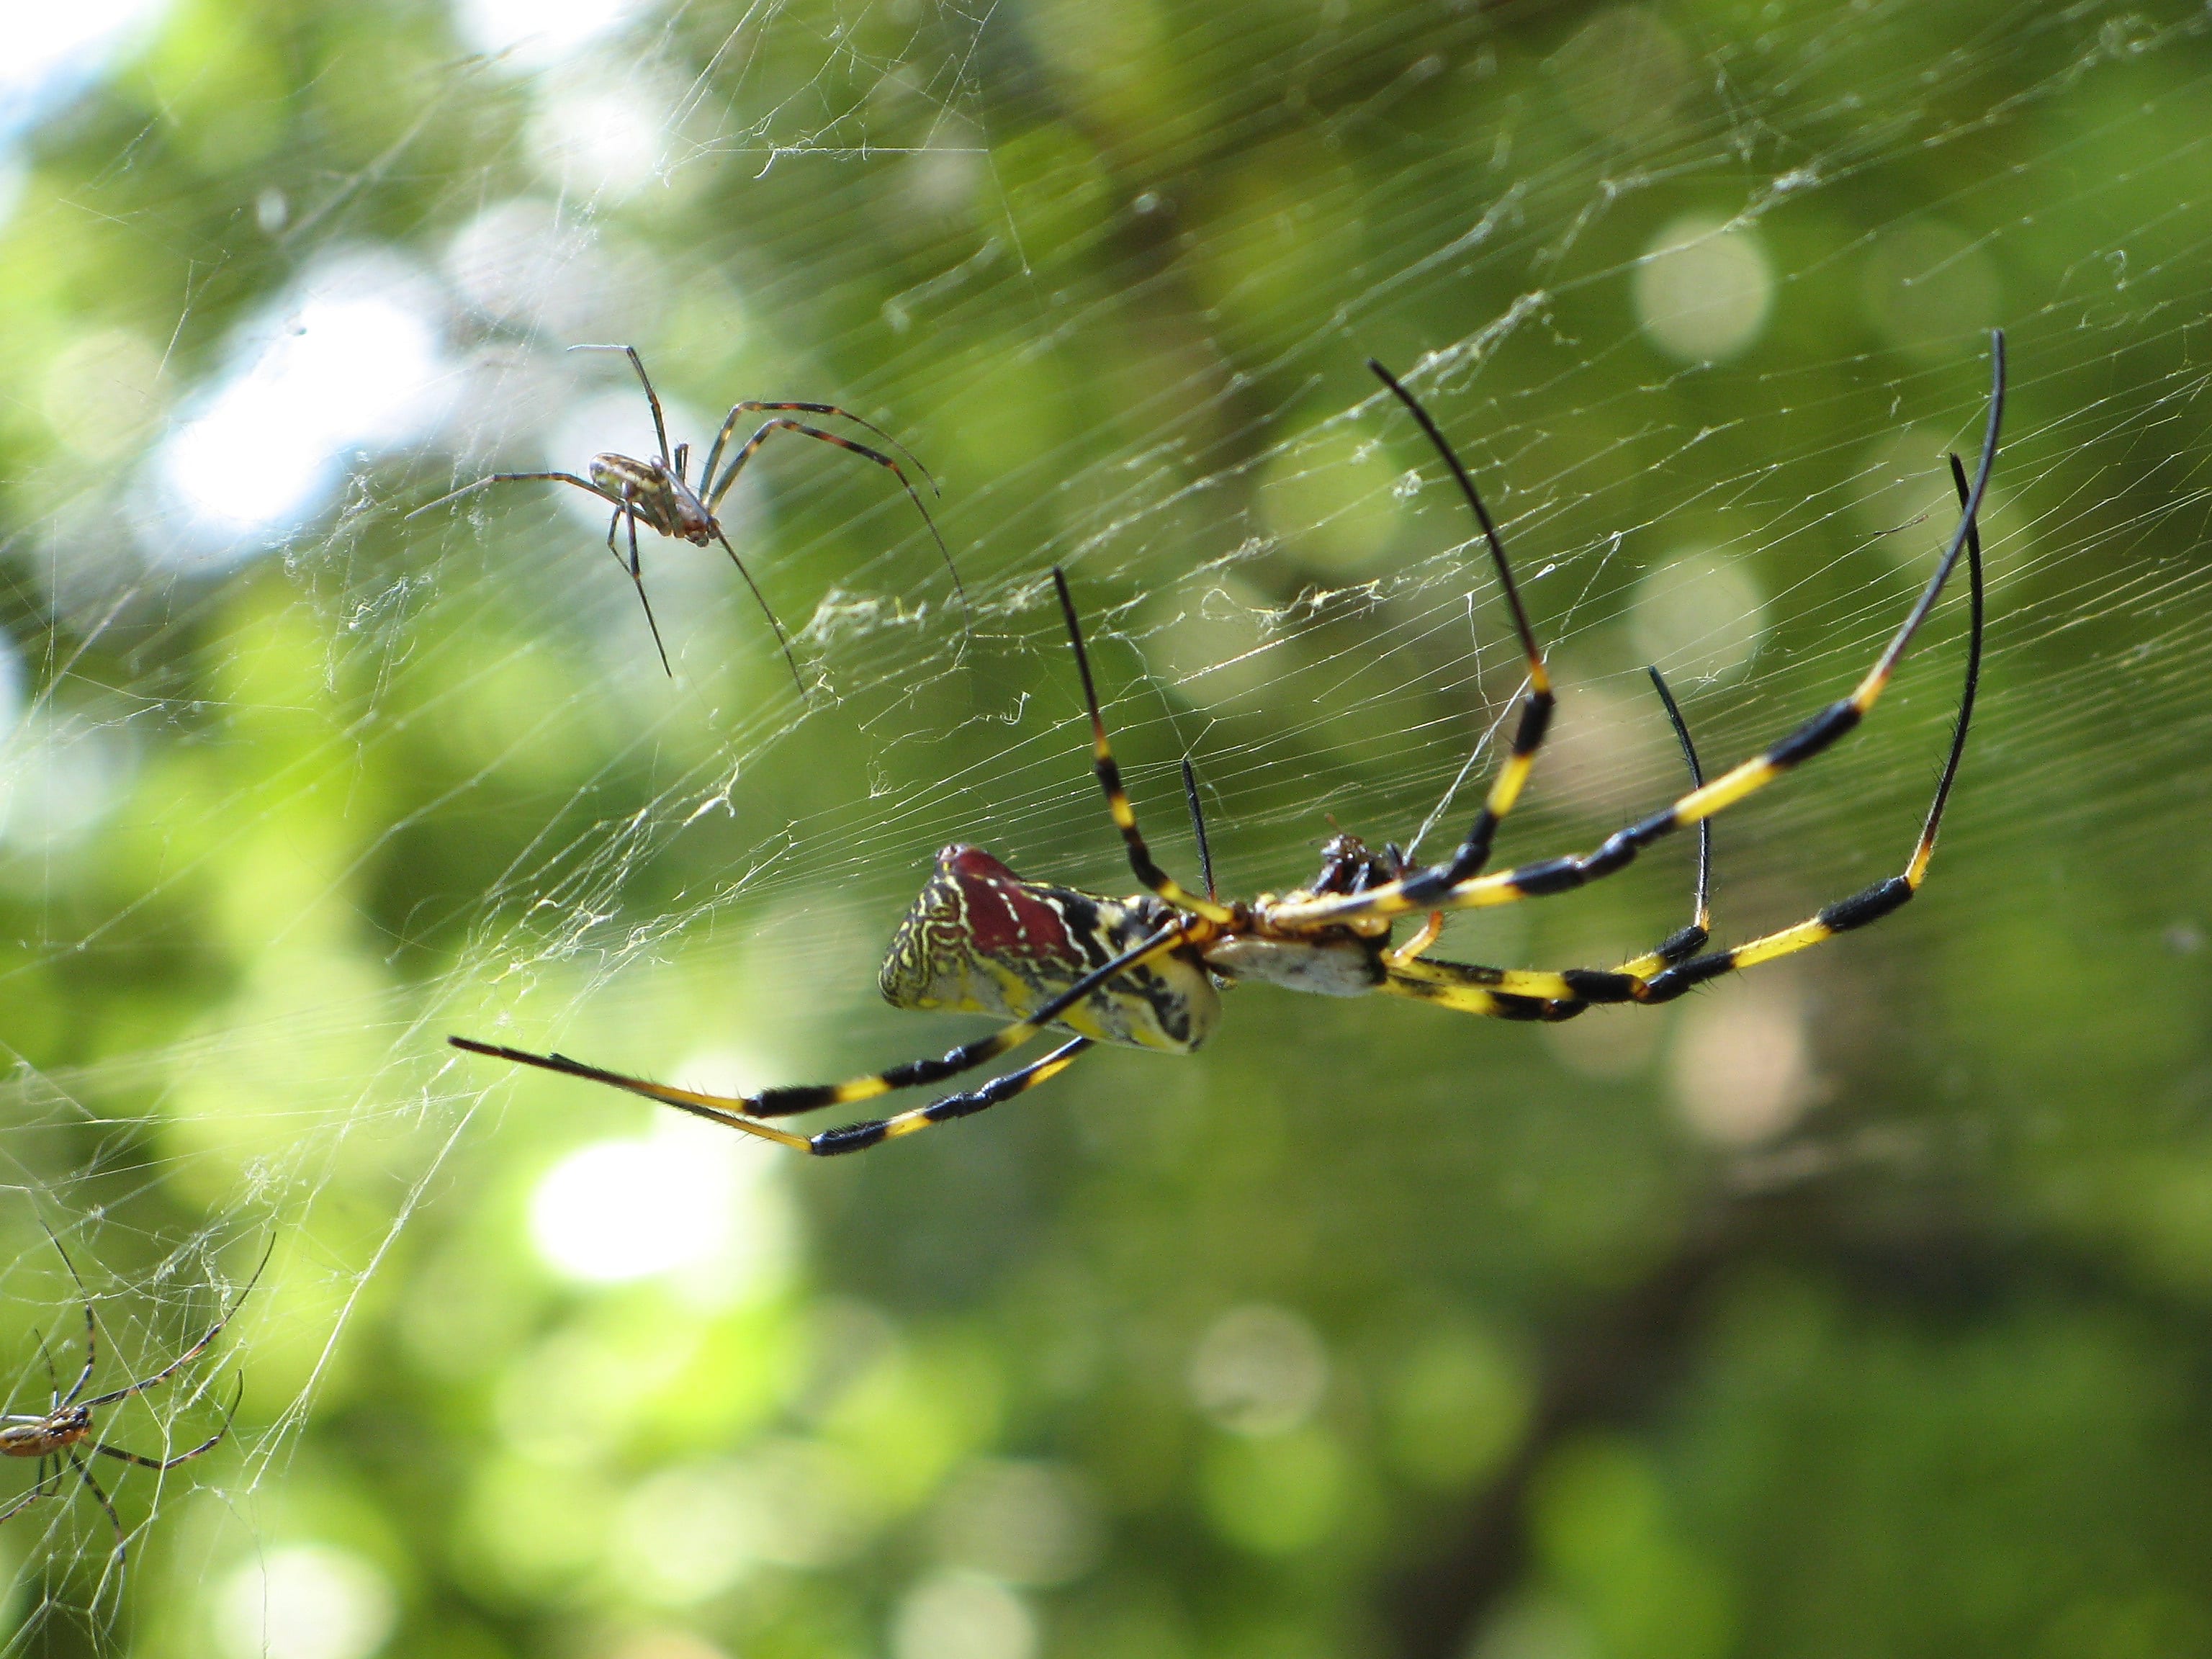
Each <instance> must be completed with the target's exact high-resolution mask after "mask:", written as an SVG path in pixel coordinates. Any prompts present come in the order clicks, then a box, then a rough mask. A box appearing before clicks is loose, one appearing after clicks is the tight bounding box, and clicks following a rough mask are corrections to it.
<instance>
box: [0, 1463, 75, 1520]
mask: <svg viewBox="0 0 2212 1659" xmlns="http://www.w3.org/2000/svg"><path fill="white" fill-rule="evenodd" d="M52 1461H53V1464H54V1468H53V1472H52V1474H48V1473H47V1470H46V1464H47V1462H48V1460H47V1459H46V1458H44V1457H41V1458H40V1460H39V1478H38V1479H37V1480H34V1481H33V1482H32V1484H31V1489H30V1490H29V1491H28V1492H25V1493H23V1494H22V1496H21V1497H20V1498H16V1499H15V1502H13V1503H12V1504H9V1505H8V1507H7V1508H6V1509H4V1510H0V1522H8V1521H13V1520H14V1519H15V1517H16V1516H19V1515H21V1513H22V1512H23V1511H24V1510H27V1509H28V1508H30V1507H31V1505H32V1504H35V1503H37V1502H38V1501H39V1500H40V1498H52V1496H54V1488H55V1487H57V1486H58V1485H59V1484H60V1482H61V1474H62V1471H61V1462H60V1460H59V1459H58V1458H57V1459H54V1460H52Z"/></svg>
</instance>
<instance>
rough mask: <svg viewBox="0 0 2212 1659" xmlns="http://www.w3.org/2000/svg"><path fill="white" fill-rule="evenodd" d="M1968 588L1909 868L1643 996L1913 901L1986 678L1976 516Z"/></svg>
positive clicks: (1676, 970)
mask: <svg viewBox="0 0 2212 1659" xmlns="http://www.w3.org/2000/svg"><path fill="white" fill-rule="evenodd" d="M1950 459H1951V479H1952V483H1954V486H1955V487H1956V488H1957V489H1958V492H1959V498H1960V502H1961V503H1962V504H1964V505H1966V507H1968V508H1969V509H1970V510H1971V509H1972V506H1973V502H1972V497H1971V495H1970V493H1969V490H1968V487H1967V483H1966V467H1965V465H1963V464H1962V463H1961V462H1960V459H1959V458H1958V457H1957V456H1956V455H1954V456H1952V457H1951V458H1950ZM1966 587H1967V592H1968V595H1969V605H1970V606H1971V617H1972V621H1971V623H1969V626H1968V629H1967V634H1966V689H1965V690H1964V691H1963V692H1962V693H1961V694H1960V698H1959V714H1958V718H1957V720H1955V721H1954V723H1953V725H1952V727H1951V748H1950V752H1949V753H1948V754H1947V755H1946V756H1945V757H1944V760H1943V772H1942V776H1941V777H1940V778H1938V779H1937V780H1936V795H1935V799H1933V800H1931V801H1929V804H1928V816H1927V817H1926V818H1925V819H1924V820H1923V822H1922V824H1921V826H1920V839H1919V840H1918V841H1917V842H1914V843H1913V847H1912V856H1911V858H1909V859H1907V860H1905V872H1904V873H1903V874H1901V875H1895V876H1891V877H1890V878H1887V880H1885V881H1878V882H1876V883H1875V884H1874V885H1873V886H1871V887H1869V888H1866V889H1864V890H1861V891H1859V892H1857V893H1854V894H1852V895H1851V896H1850V897H1849V898H1845V899H1839V900H1838V901H1837V902H1835V903H1833V904H1831V905H1828V906H1827V907H1826V908H1823V909H1822V910H1820V912H1819V913H1817V914H1816V915H1813V916H1812V917H1810V918H1809V919H1808V920H1806V921H1801V922H1799V923H1798V924H1797V925H1796V927H1784V928H1783V929H1781V930H1780V931H1779V932H1778V933H1767V934H1764V935H1762V936H1761V937H1759V938H1758V939H1753V940H1751V941H1749V942H1748V943H1747V944H1743V945H1736V946H1735V948H1734V949H1732V950H1727V951H1713V952H1712V953H1711V954H1710V955H1707V956H1701V957H1691V958H1690V959H1689V960H1688V961H1686V962H1684V963H1679V964H1677V965H1675V966H1674V967H1671V968H1669V969H1667V970H1666V971H1665V972H1664V973H1661V974H1656V975H1653V976H1652V978H1651V981H1650V985H1649V987H1647V988H1646V990H1645V992H1644V994H1643V995H1642V996H1640V997H1639V998H1638V1001H1642V1002H1668V1001H1672V1000H1674V998H1676V997H1678V996H1680V995H1681V994H1682V993H1683V992H1685V991H1686V990H1688V989H1689V988H1690V987H1692V986H1693V985H1701V984H1703V983H1704V982H1705V981H1707V980H1709V979H1715V978H1717V977H1718V976H1719V975H1723V974H1727V973H1733V972H1735V970H1736V969H1741V968H1755V967H1757V966H1758V965H1759V963H1762V962H1772V961H1773V960H1774V959H1775V958H1776V957H1786V956H1792V955H1795V954H1796V952H1797V951H1803V950H1807V949H1809V948H1810V947H1811V946H1813V945H1820V944H1823V943H1825V942H1826V941H1827V940H1829V939H1833V938H1835V936H1836V935H1837V934H1838V933H1849V932H1850V931H1851V930H1852V929H1854V928H1857V927H1865V926H1866V925H1867V924H1868V923H1869V922H1873V921H1881V918H1882V917H1884V916H1886V915H1888V914H1889V913H1890V912H1891V911H1893V910H1895V909H1898V908H1901V907H1902V906H1904V905H1905V904H1907V903H1909V902H1911V899H1912V896H1913V895H1914V894H1915V893H1917V892H1918V891H1919V890H1920V885H1921V884H1922V883H1923V881H1925V880H1926V879H1927V878H1928V866H1929V863H1930V861H1931V860H1933V859H1934V858H1935V856H1936V834H1937V832H1938V831H1939V830H1940V829H1942V825H1943V810H1944V808H1945V807H1947V806H1948V805H1950V800H1951V786H1952V785H1953V784H1954V782H1956V781H1957V780H1958V776H1959V765H1960V762H1961V761H1962V760H1963V759H1964V758H1965V757H1966V730H1967V727H1968V726H1969V725H1970V724H1971V723H1972V720H1973V716H1974V696H1975V693H1976V692H1977V691H1978V690H1979V689H1980V685H1981V678H1982V629H1983V617H1984V596H1983V575H1982V533H1981V529H1980V526H1978V525H1977V524H1976V523H1975V522H1974V521H1973V520H1972V518H1969V519H1968V520H1967V523H1966Z"/></svg>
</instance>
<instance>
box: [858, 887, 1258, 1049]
mask: <svg viewBox="0 0 2212 1659" xmlns="http://www.w3.org/2000/svg"><path fill="white" fill-rule="evenodd" d="M1169 919H1170V912H1169V911H1168V910H1167V909H1166V908H1165V907H1164V906H1162V905H1160V904H1159V903H1158V901H1156V900H1152V899H1141V900H1139V899H1126V900H1125V899H1108V898H1098V897H1096V896H1092V895H1091V894H1089V893H1080V892H1078V891H1076V890H1074V889H1073V888H1072V887H1054V886H1049V885H1048V884H1044V883H1042V882H1033V881H1024V880H1023V879H1022V878H1020V877H1019V876H1018V875H1016V874H1015V873H1014V872H1012V871H1011V870H1009V869H1008V868H1006V866H1005V865H1003V864H1001V863H1000V862H999V860H996V859H994V858H993V857H992V856H991V855H990V854H988V853H987V852H985V851H983V849H982V848H980V847H964V846H956V847H948V848H945V850H944V851H943V852H941V853H939V854H938V855H937V867H936V869H935V870H933V871H932V872H930V878H929V880H928V881H927V883H926V884H924V885H923V887H922V890H921V896H920V897H918V898H916V899H915V902H914V908H912V909H911V910H909V911H908V912H907V915H906V920H905V921H902V922H901V923H900V924H899V929H898V932H897V933H896V934H895V935H894V936H893V937H892V939H891V945H890V951H888V952H887V953H886V954H885V955H884V966H883V971H882V973H881V975H879V976H878V985H879V986H880V987H882V990H883V994H884V999H885V1000H887V1001H889V1002H890V1003H891V1004H892V1005H893V1006H896V1007H900V1008H936V1009H945V1010H951V1011H953V1012H964V1013H977V1014H989V1015H991V1016H992V1017H993V1018H998V1019H1007V1020H1012V1019H1019V1018H1023V1017H1024V1015H1026V1014H1027V1013H1028V1012H1030V1010H1031V1009H1033V1008H1037V1007H1041V1006H1043V1005H1044V1004H1045V1003H1046V1002H1047V1001H1048V1000H1051V999H1052V998H1054V997H1055V996H1057V995H1059V994H1060V993H1061V992H1062V991H1065V990H1066V988H1067V987H1069V986H1071V985H1073V984H1074V983H1075V981H1078V980H1079V979H1081V978H1082V977H1083V976H1084V975H1085V974H1087V973H1089V972H1091V970H1092V969H1095V968H1098V967H1100V966H1102V965H1103V964H1104V963H1107V962H1109V961H1110V960H1111V959H1112V958H1113V957H1116V956H1118V955H1119V954H1121V952H1122V951H1126V950H1127V949H1128V948H1129V947H1130V946H1131V945H1135V944H1137V943H1139V941H1140V940H1142V939H1144V938H1145V937H1146V935H1147V934H1149V933H1152V932H1154V931H1156V930H1157V929H1158V927H1160V926H1161V925H1162V924H1163V923H1164V922H1165V921H1168V920H1169ZM1220 1012H1221V1005H1220V1000H1219V998H1218V996H1217V995H1216V994H1215V993H1214V989H1213V984H1212V981H1211V980H1209V979H1208V978H1207V977H1206V969H1204V968H1203V967H1202V966H1201V965H1200V963H1198V961H1197V960H1196V958H1195V957H1194V955H1191V954H1178V955H1176V956H1172V957H1165V958H1163V959H1161V960H1159V961H1157V962H1154V963H1151V964H1149V965H1147V966H1146V967H1144V968H1140V969H1135V970H1133V971H1132V972H1130V973H1127V974H1123V975H1121V976H1120V977H1118V978H1116V979H1114V980H1112V981H1109V982H1108V983H1106V984H1104V985H1102V986H1101V987H1098V989H1097V990H1096V991H1094V992H1092V993H1091V995H1090V996H1088V997H1087V998H1085V1000H1083V1001H1082V1002H1080V1003H1078V1004H1077V1005H1076V1006H1074V1007H1073V1008H1071V1009H1069V1010H1068V1011H1067V1012H1066V1013H1064V1014H1062V1015H1061V1016H1060V1018H1059V1019H1057V1020H1055V1021H1054V1022H1053V1023H1054V1024H1056V1025H1063V1026H1065V1027H1066V1028H1067V1029H1068V1030H1071V1031H1074V1032H1076V1033H1077V1034H1078V1035H1079V1036H1087V1037H1091V1038H1094V1039H1096V1040H1097V1041H1098V1042H1118V1043H1121V1044H1124V1045H1126V1046H1127V1047H1130V1048H1160V1049H1165V1050H1168V1051H1170V1052H1171V1053H1175V1054H1185V1053H1188V1051H1189V1050H1191V1049H1193V1048H1197V1047H1198V1045H1199V1044H1200V1043H1201V1042H1205V1041H1206V1036H1208V1034H1209V1033H1211V1032H1212V1030H1213V1022H1214V1020H1215V1018H1217V1016H1218V1014H1219V1013H1220Z"/></svg>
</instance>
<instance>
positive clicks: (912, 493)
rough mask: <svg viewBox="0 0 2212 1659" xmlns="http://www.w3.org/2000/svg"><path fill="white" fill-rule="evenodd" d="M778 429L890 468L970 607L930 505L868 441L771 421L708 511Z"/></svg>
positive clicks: (711, 494)
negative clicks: (864, 442)
mask: <svg viewBox="0 0 2212 1659" xmlns="http://www.w3.org/2000/svg"><path fill="white" fill-rule="evenodd" d="M861 424H863V425H866V422H861ZM778 432H796V433H797V434H799V436H800V437H802V438H812V439H814V440H816V441H817V442H820V443H825V444H830V445H833V446H835V447H837V448H839V449H846V450H850V451H851V452H852V453H854V454H855V455H858V456H860V457H862V458H863V459H867V460H871V461H873V462H874V463H875V464H876V465H878V466H880V467H885V468H888V469H889V470H890V474H891V476H892V477H895V478H896V479H897V480H898V481H899V488H900V489H903V490H904V491H906V495H907V499H908V501H912V502H913V503H914V510H915V512H917V513H921V521H922V523H924V524H926V525H927V526H929V534H930V538H931V539H932V540H933V541H934V542H936V544H937V550H938V552H939V554H940V555H941V556H943V558H944V560H945V569H947V570H948V571H950V572H951V574H952V586H953V591H954V592H957V593H958V594H959V595H960V608H961V609H962V610H963V611H966V610H968V608H969V606H968V586H967V584H966V583H964V582H963V581H962V580H960V567H959V566H958V565H957V564H955V563H953V562H952V550H951V548H949V547H947V546H946V545H945V538H944V536H943V535H942V534H940V533H939V531H938V528H937V520H934V519H933V518H931V517H930V516H929V508H928V507H927V506H925V505H924V504H923V502H922V499H921V492H920V491H918V490H917V489H915V487H914V484H913V483H912V482H911V481H910V480H909V479H908V477H907V476H906V471H905V469H903V468H902V467H901V466H900V465H899V464H898V463H897V462H896V461H895V460H893V459H891V458H890V456H888V455H886V454H884V453H883V452H882V451H881V450H877V449H871V448H869V447H867V445H866V444H856V443H854V441H852V440H851V439H850V438H841V437H839V436H838V435H836V433H834V432H824V431H823V429H822V428H820V427H818V426H809V425H807V424H806V423H805V422H804V421H770V422H767V424H765V425H764V426H763V427H762V428H761V429H760V430H759V431H757V432H756V433H754V434H753V435H752V436H751V437H750V438H748V439H746V440H745V447H744V448H743V449H740V450H739V451H738V454H737V459H735V460H733V461H732V462H731V463H730V465H729V470H728V471H726V472H725V473H723V474H722V479H721V482H720V483H715V484H714V487H713V488H712V489H709V490H708V493H707V498H706V499H707V510H708V512H709V513H717V514H719V513H720V512H721V510H722V497H724V496H725V495H728V494H729V493H730V486H731V485H732V484H734V483H737V481H738V473H739V472H741V471H744V465H745V463H746V462H747V461H749V460H750V459H752V458H753V455H754V453H756V452H757V450H758V449H759V448H760V447H761V446H762V445H763V444H764V443H766V442H767V441H769V438H770V437H771V436H773V435H775V434H776V433H778ZM714 447H715V448H717V449H720V447H721V441H720V439H717V440H716V441H715V445H714ZM708 465H709V466H710V467H711V466H712V465H713V463H712V461H709V462H708ZM699 481H700V482H701V483H702V484H704V483H712V480H711V479H710V478H709V477H708V473H707V472H705V471H702V472H701V473H700V474H699Z"/></svg>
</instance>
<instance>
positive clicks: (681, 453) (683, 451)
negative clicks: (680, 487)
mask: <svg viewBox="0 0 2212 1659" xmlns="http://www.w3.org/2000/svg"><path fill="white" fill-rule="evenodd" d="M690 459H691V446H690V444H678V445H677V446H676V482H677V483H683V482H684V467H685V465H687V464H689V462H690Z"/></svg>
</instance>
